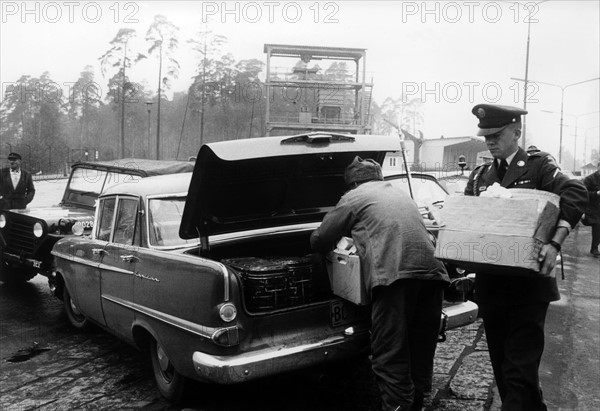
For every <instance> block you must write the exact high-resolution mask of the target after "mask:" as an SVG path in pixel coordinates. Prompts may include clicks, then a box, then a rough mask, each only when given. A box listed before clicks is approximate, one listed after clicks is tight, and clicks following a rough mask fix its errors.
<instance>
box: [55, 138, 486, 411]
mask: <svg viewBox="0 0 600 411" xmlns="http://www.w3.org/2000/svg"><path fill="white" fill-rule="evenodd" d="M394 150H398V141H397V139H395V138H389V137H382V136H373V135H369V136H362V135H354V136H349V135H336V134H318V133H316V134H308V135H300V136H292V137H265V138H254V139H247V140H233V141H226V142H219V143H212V144H207V145H204V146H203V147H202V148H201V149H200V152H199V154H198V160H197V162H196V166H195V169H194V172H193V174H192V175H191V176H190V175H189V174H182V175H179V176H177V177H175V176H160V177H150V178H146V179H143V180H142V181H140V182H139V183H138V184H134V185H127V184H121V185H118V186H114V187H111V188H109V189H107V190H105V192H104V193H103V194H102V195H101V196H100V198H99V203H98V207H97V209H96V215H95V223H94V225H93V230H92V233H91V236H81V237H75V236H70V237H66V238H63V239H62V240H60V241H58V242H57V243H56V245H55V246H54V249H53V251H52V254H53V255H54V256H55V260H56V268H55V275H56V279H57V288H60V289H61V290H62V296H63V301H64V308H65V310H66V313H67V318H68V319H69V321H70V322H71V324H72V325H73V326H75V327H77V328H83V327H85V326H87V325H88V324H89V323H90V322H92V323H95V324H98V325H100V326H101V327H103V328H105V329H106V330H108V331H109V332H111V333H113V334H115V335H117V336H119V337H120V338H122V339H123V340H125V341H127V342H129V343H131V344H133V345H135V346H136V347H138V348H140V349H142V350H147V351H148V352H149V356H150V361H151V363H152V367H153V371H154V377H155V380H156V383H157V386H158V389H159V391H160V392H161V394H162V395H163V396H164V397H166V398H167V399H169V400H170V401H173V402H178V401H180V400H181V399H182V398H183V396H184V394H185V391H186V389H187V388H188V383H189V380H197V381H201V382H205V383H217V384H232V383H239V382H245V381H249V380H253V379H256V378H260V377H265V376H270V375H275V374H278V373H283V372H286V371H293V370H298V369H301V368H306V367H311V366H315V365H320V364H324V363H328V362H332V361H337V360H350V359H352V358H354V357H357V356H361V355H365V354H366V353H367V352H368V349H369V328H370V309H369V307H368V306H358V305H354V304H352V303H350V302H348V301H345V300H343V299H341V298H339V297H337V296H335V295H334V294H333V293H332V290H331V286H330V284H329V277H328V275H327V273H326V269H325V265H324V264H323V257H322V256H321V255H319V254H316V253H314V252H312V251H311V249H310V241H309V237H310V234H311V232H312V231H313V230H314V229H315V228H317V227H318V225H319V224H320V222H321V220H322V219H323V217H324V215H325V214H326V213H327V211H329V210H331V209H332V208H333V207H334V206H335V204H336V203H337V201H338V200H339V198H340V196H341V195H342V194H343V193H344V191H345V190H346V188H345V184H344V178H343V175H344V169H345V167H346V166H347V165H348V164H349V163H350V162H351V160H352V159H353V158H354V156H356V155H360V156H362V157H370V158H374V159H376V160H377V161H379V162H381V161H383V159H384V156H385V153H386V152H387V151H394ZM396 177H397V178H395V177H392V178H393V179H394V181H397V182H398V185H399V187H400V186H402V185H403V184H404V183H403V179H402V176H396ZM427 184H428V185H430V184H437V183H435V179H432V178H431V179H430V178H428V179H427ZM430 188H431V189H432V190H436V192H439V193H444V191H443V189H441V187H439V185H438V186H437V187H430ZM188 189H189V190H188ZM186 194H187V197H186ZM444 311H445V312H444V315H443V321H442V319H440V324H441V329H440V332H442V333H443V332H444V327H448V328H451V327H459V326H462V325H465V324H468V323H470V322H473V321H474V320H475V319H476V316H477V306H476V305H475V304H474V303H472V302H469V301H466V302H465V301H461V302H458V303H454V304H452V305H447V307H446V308H445V309H444Z"/></svg>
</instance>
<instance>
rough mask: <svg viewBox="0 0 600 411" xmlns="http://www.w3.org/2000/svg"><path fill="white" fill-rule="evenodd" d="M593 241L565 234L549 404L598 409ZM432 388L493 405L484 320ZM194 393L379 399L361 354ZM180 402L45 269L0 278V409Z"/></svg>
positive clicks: (308, 402)
mask: <svg viewBox="0 0 600 411" xmlns="http://www.w3.org/2000/svg"><path fill="white" fill-rule="evenodd" d="M40 185H41V183H40ZM40 185H38V191H39V190H40V188H42V187H43V185H42V187H40ZM54 190H56V189H55V188H54V187H51V192H52V191H54ZM44 198H48V199H49V198H50V197H44ZM40 201H41V199H40ZM589 244H590V230H589V228H588V227H579V228H578V229H577V230H575V231H574V232H573V233H572V234H571V236H570V237H569V238H568V240H567V243H566V244H565V246H564V254H565V275H566V279H565V280H564V281H563V280H559V287H560V289H561V294H562V300H561V301H560V302H557V303H552V304H551V306H550V310H549V313H548V318H547V326H546V336H547V339H546V351H545V354H544V358H543V361H542V366H541V370H540V378H541V383H542V387H543V390H544V394H545V398H546V400H547V403H548V406H549V409H550V410H562V411H566V410H573V411H575V410H577V411H588V410H590V411H591V410H597V409H600V394H598V387H599V386H600V304H599V302H600V300H599V297H600V281H599V279H600V260H598V259H594V258H592V257H591V256H589V253H588V251H589ZM434 386H435V387H434V392H433V400H431V401H429V402H428V404H427V407H426V409H427V410H428V411H432V410H436V411H441V410H446V411H450V410H457V411H458V410H461V411H469V410H473V411H475V410H477V411H480V410H481V411H487V410H492V411H496V410H498V409H499V401H498V398H497V394H496V392H495V389H494V387H493V379H492V375H491V367H490V365H489V361H488V357H487V346H486V343H485V335H484V333H483V327H482V325H481V322H477V323H475V324H473V325H471V326H468V327H464V328H463V329H459V330H455V331H452V332H449V333H448V340H447V341H446V342H445V343H442V344H440V345H438V350H437V353H436V361H435V376H434ZM194 391H195V395H194V396H193V398H192V399H190V401H188V403H187V404H185V407H187V408H191V409H196V410H206V411H217V410H218V411H221V410H228V411H236V410H239V411H242V410H266V411H268V410H272V411H276V410H277V411H280V410H298V411H300V410H340V411H342V410H344V411H346V410H360V411H367V410H370V409H372V408H373V407H375V406H376V404H377V391H376V389H375V386H374V384H373V379H372V375H371V373H370V369H369V364H368V361H367V360H365V361H362V362H359V363H357V364H344V365H340V366H339V367H337V368H334V369H329V370H321V369H319V370H309V371H306V372H299V373H294V374H289V375H284V376H279V377H277V378H271V379H266V380H262V381H255V382H252V383H247V384H241V385H237V386H228V387H217V386H206V385H200V384H197V385H195V386H194ZM182 408H183V407H176V406H172V405H170V404H168V403H167V402H166V401H165V400H163V399H162V398H161V397H160V395H159V394H158V392H157V391H156V389H155V387H154V382H153V377H152V372H151V368H150V366H149V359H148V358H147V357H146V356H145V355H143V354H142V353H140V352H138V351H136V350H135V349H134V348H132V347H130V346H128V345H126V344H125V343H122V342H120V341H119V340H117V339H116V338H114V337H112V336H111V335H109V334H107V333H105V332H104V331H102V330H100V329H92V330H91V331H89V332H86V333H82V332H79V331H75V330H73V329H71V328H70V327H69V326H68V324H67V321H66V319H65V318H64V315H63V310H62V303H61V302H60V301H59V300H57V299H56V298H54V297H53V296H52V295H51V293H50V290H49V288H48V285H47V282H46V279H45V278H44V277H41V276H37V277H35V278H34V279H33V280H31V281H30V282H29V283H27V284H24V285H22V286H18V287H14V286H13V287H9V286H7V285H4V284H2V283H0V410H2V411H4V410H19V411H20V410H29V409H39V410H74V409H103V410H104V409H110V410H117V409H118V410H127V409H148V410H181V409H182Z"/></svg>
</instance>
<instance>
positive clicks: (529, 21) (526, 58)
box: [521, 0, 548, 148]
mask: <svg viewBox="0 0 600 411" xmlns="http://www.w3.org/2000/svg"><path fill="white" fill-rule="evenodd" d="M546 1H548V0H543V1H538V2H537V3H535V4H533V6H531V8H532V9H533V11H535V8H536V7H537V5H538V4H541V3H545V2H546ZM531 20H532V18H531V16H528V17H527V51H526V52H525V79H524V80H523V81H524V83H523V110H527V83H528V81H529V77H528V76H529V40H530V39H531ZM536 21H537V20H536ZM522 137H523V139H522V140H521V141H522V142H523V148H525V147H527V143H526V141H527V120H526V117H525V116H523V133H522Z"/></svg>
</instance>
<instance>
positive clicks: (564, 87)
mask: <svg viewBox="0 0 600 411" xmlns="http://www.w3.org/2000/svg"><path fill="white" fill-rule="evenodd" d="M511 80H517V81H525V82H526V81H527V80H524V79H520V78H515V77H511ZM595 80H600V77H596V78H591V79H588V80H583V81H578V82H577V83H571V84H567V85H566V86H561V85H558V84H553V83H546V82H543V81H535V80H534V82H535V83H539V84H545V85H546V86H553V87H558V88H559V89H560V141H559V144H560V147H558V163H559V164H560V163H561V160H562V136H563V113H564V103H565V90H566V89H567V88H569V87H572V86H576V85H578V84H583V83H588V82H590V81H595Z"/></svg>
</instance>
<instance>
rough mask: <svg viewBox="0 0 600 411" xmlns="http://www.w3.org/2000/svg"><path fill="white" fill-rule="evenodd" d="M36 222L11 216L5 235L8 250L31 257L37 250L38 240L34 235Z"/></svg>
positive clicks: (18, 216)
mask: <svg viewBox="0 0 600 411" xmlns="http://www.w3.org/2000/svg"><path fill="white" fill-rule="evenodd" d="M35 221H36V220H33V219H30V218H23V217H22V216H20V215H17V214H12V215H10V220H9V223H8V224H7V227H6V228H7V230H4V232H3V235H4V239H5V240H6V244H7V245H6V250H7V251H8V252H10V253H15V254H20V255H31V254H33V252H34V251H35V249H36V246H37V241H39V239H38V238H36V237H35V236H34V235H33V225H34V224H35Z"/></svg>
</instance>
